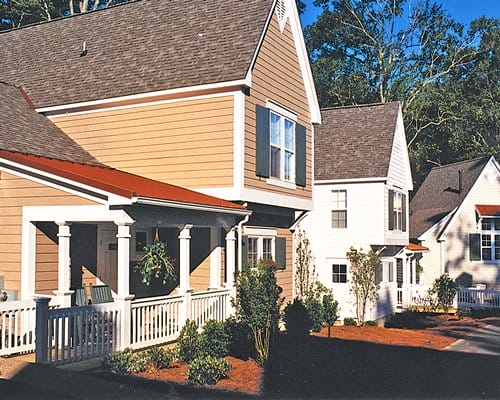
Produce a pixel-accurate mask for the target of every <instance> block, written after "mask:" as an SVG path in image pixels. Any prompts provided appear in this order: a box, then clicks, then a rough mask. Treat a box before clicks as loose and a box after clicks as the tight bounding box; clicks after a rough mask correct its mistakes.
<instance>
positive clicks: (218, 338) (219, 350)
mask: <svg viewBox="0 0 500 400" xmlns="http://www.w3.org/2000/svg"><path fill="white" fill-rule="evenodd" d="M201 351H202V352H203V354H206V355H210V356H213V357H217V358H220V357H225V356H227V355H228V354H229V334H228V332H227V330H226V325H225V324H224V322H218V321H214V320H210V321H207V323H206V324H205V325H204V326H203V332H202V334H201Z"/></svg>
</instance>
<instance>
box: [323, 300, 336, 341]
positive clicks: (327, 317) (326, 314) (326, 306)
mask: <svg viewBox="0 0 500 400" xmlns="http://www.w3.org/2000/svg"><path fill="white" fill-rule="evenodd" d="M321 310H322V313H323V320H324V323H325V324H326V325H327V326H328V337H330V328H331V327H332V325H333V324H335V322H336V321H337V319H338V318H339V303H338V301H337V300H335V299H334V298H333V295H332V294H325V295H323V301H322V303H321Z"/></svg>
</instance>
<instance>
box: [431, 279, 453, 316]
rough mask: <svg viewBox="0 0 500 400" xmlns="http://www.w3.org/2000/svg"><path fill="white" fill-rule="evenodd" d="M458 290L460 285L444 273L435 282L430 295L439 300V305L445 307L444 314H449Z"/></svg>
mask: <svg viewBox="0 0 500 400" xmlns="http://www.w3.org/2000/svg"><path fill="white" fill-rule="evenodd" d="M457 290H458V285H457V284H456V283H455V281H454V280H453V279H451V278H450V277H449V276H448V274H447V273H444V274H443V275H441V276H440V277H439V278H437V279H436V280H435V281H434V283H433V284H432V288H431V289H430V291H429V293H430V294H431V295H432V296H434V297H435V298H436V299H437V303H438V305H440V306H441V307H443V310H444V312H445V313H446V314H448V309H449V308H450V307H451V305H452V304H453V300H454V299H455V295H456V294H457Z"/></svg>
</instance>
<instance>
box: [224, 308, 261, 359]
mask: <svg viewBox="0 0 500 400" xmlns="http://www.w3.org/2000/svg"><path fill="white" fill-rule="evenodd" d="M224 328H225V330H226V333H227V335H228V337H229V346H228V347H229V348H228V351H229V354H230V355H232V356H233V357H236V358H240V359H242V360H245V359H247V358H250V357H252V358H253V357H255V346H254V343H253V340H252V331H251V329H250V327H249V326H248V325H246V324H244V323H243V322H241V321H238V320H236V318H235V317H234V316H232V317H229V318H228V319H226V320H225V321H224Z"/></svg>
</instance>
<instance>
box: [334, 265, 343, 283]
mask: <svg viewBox="0 0 500 400" xmlns="http://www.w3.org/2000/svg"><path fill="white" fill-rule="evenodd" d="M332 282H333V283H347V265H346V264H332Z"/></svg>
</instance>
